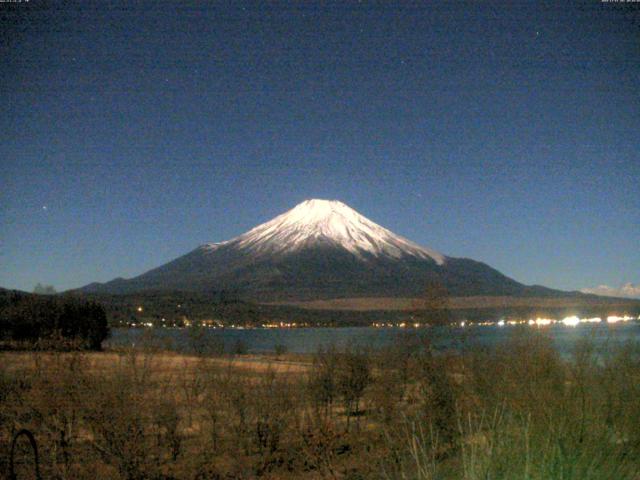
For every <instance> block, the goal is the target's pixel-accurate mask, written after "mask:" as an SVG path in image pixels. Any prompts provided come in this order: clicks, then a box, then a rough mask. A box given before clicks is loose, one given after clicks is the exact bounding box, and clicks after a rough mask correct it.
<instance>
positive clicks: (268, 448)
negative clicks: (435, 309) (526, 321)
mask: <svg viewBox="0 0 640 480" xmlns="http://www.w3.org/2000/svg"><path fill="white" fill-rule="evenodd" d="M280 353H281V354H280V355H279V356H276V355H273V356H270V357H253V356H248V355H237V356H234V357H227V356H222V355H218V356H212V355H206V356H205V355H200V356H183V355H178V354H172V353H166V352H162V351H160V350H158V349H156V348H152V347H148V348H145V347H139V348H138V349H137V350H121V351H111V352H101V353H87V352H81V351H77V352H4V353H2V354H0V365H2V367H1V373H0V477H3V478H5V477H8V476H9V462H10V458H9V452H10V447H11V441H12V439H13V437H14V435H15V434H16V433H17V432H18V431H20V430H21V429H28V430H29V431H30V432H32V433H33V434H34V437H35V439H36V442H37V446H38V449H39V468H40V471H41V474H42V478H45V479H49V478H59V479H83V478H92V479H103V478H104V479H107V478H109V479H111V478H122V479H147V478H149V479H170V478H176V479H231V478H237V479H244V478H268V479H293V478H312V479H363V478H373V479H396V478H404V479H432V478H433V479H436V478H438V479H469V480H471V479H481V478H482V479H637V478H640V477H638V474H637V472H638V471H640V455H639V454H640V347H638V346H637V345H631V344H628V345H624V346H617V347H613V346H612V347H611V348H608V349H606V350H604V351H603V350H596V349H595V348H594V346H593V345H592V344H591V343H589V342H584V343H582V344H580V345H579V346H578V347H577V348H576V350H575V352H574V353H573V356H572V358H570V359H562V358H561V357H560V356H559V355H558V353H557V352H556V351H555V350H554V348H553V347H552V344H551V342H550V340H549V339H547V338H545V337H544V336H541V335H539V334H536V333H527V332H526V331H525V330H521V331H517V332H516V333H515V334H514V336H513V337H512V338H511V339H510V340H509V341H508V342H506V343H504V344H502V345H500V346H497V347H495V348H492V349H487V350H469V351H463V353H455V354H453V353H451V354H448V353H446V352H440V353H438V354H434V352H432V351H431V349H430V346H429V342H428V339H427V338H419V337H417V336H407V337H404V338H402V339H401V340H399V341H398V343H397V345H394V346H393V347H391V348H388V349H386V350H383V351H366V350H362V349H360V348H357V347H355V346H354V347H351V348H347V349H344V350H341V351H337V350H335V349H328V350H325V351H320V352H318V353H317V354H315V355H313V356H311V357H296V356H293V355H286V354H283V353H282V352H280ZM26 440H27V439H26V437H24V436H23V437H20V440H19V441H18V442H17V449H16V454H15V459H14V460H15V465H16V470H17V472H16V473H18V475H19V476H18V478H33V477H29V475H31V472H33V469H34V460H33V453H32V451H31V449H30V447H29V446H28V442H27V441H26Z"/></svg>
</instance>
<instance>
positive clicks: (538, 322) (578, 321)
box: [461, 315, 640, 327]
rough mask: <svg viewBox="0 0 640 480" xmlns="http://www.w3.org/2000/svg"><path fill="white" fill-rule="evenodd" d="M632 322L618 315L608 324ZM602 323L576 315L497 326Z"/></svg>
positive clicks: (633, 318) (609, 317)
mask: <svg viewBox="0 0 640 480" xmlns="http://www.w3.org/2000/svg"><path fill="white" fill-rule="evenodd" d="M637 319H638V320H640V316H638V318H637ZM631 320H636V318H635V317H631V316H629V315H624V316H622V317H619V316H617V315H610V316H608V317H607V319H606V322H607V323H618V322H629V321H631ZM600 322H602V318H600V317H590V318H580V317H578V316H576V315H572V316H569V317H564V318H563V319H562V320H555V319H553V318H540V317H538V318H535V319H533V318H530V319H529V320H528V321H527V322H525V321H517V320H509V321H505V320H500V321H498V322H497V325H498V326H500V327H502V326H504V325H506V324H508V325H519V324H524V323H527V324H528V325H532V326H533V325H535V326H538V327H545V326H547V325H552V324H557V323H559V324H562V325H565V326H568V327H576V326H578V325H579V324H581V323H600ZM461 326H464V322H462V324H461Z"/></svg>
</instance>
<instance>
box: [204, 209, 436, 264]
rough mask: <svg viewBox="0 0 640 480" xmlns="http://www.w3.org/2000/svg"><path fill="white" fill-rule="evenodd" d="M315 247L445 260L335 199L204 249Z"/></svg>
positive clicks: (259, 251) (281, 250) (264, 250)
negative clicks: (223, 246) (327, 246)
mask: <svg viewBox="0 0 640 480" xmlns="http://www.w3.org/2000/svg"><path fill="white" fill-rule="evenodd" d="M316 244H325V245H331V246H336V247H342V248H344V249H346V250H348V251H349V252H351V253H353V254H354V255H357V256H359V257H362V256H363V254H370V255H373V256H376V257H377V256H381V255H383V256H388V257H392V258H401V257H403V256H412V257H417V258H421V259H431V260H433V261H435V262H436V263H437V264H438V265H442V264H443V263H444V261H445V256H444V255H442V254H440V253H438V252H436V251H433V250H430V249H427V248H424V247H421V246H420V245H417V244H416V243H413V242H411V241H410V240H407V239H406V238H403V237H401V236H399V235H396V234H394V233H393V232H390V231H389V230H387V229H386V228H384V227H381V226H380V225H378V224H376V223H374V222H372V221H371V220H369V219H368V218H366V217H364V216H362V215H360V214H359V213H358V212H356V211H355V210H354V209H352V208H351V207H349V206H348V205H345V204H344V203H342V202H339V201H337V200H319V199H311V200H305V201H304V202H302V203H300V204H298V205H296V206H295V207H294V208H292V209H291V210H289V211H287V212H285V213H283V214H282V215H279V216H277V217H275V218H274V219H273V220H270V221H268V222H266V223H263V224H262V225H258V226H257V227H255V228H253V229H251V230H249V231H248V232H246V233H244V234H243V235H240V236H239V237H236V238H234V239H232V240H229V241H227V242H222V243H213V244H209V245H207V247H208V248H209V249H211V250H216V249H218V248H219V247H221V246H222V245H228V246H235V247H237V248H240V249H242V250H245V251H248V252H251V253H254V254H282V253H290V252H295V251H298V250H300V249H302V248H304V247H311V246H314V245H316Z"/></svg>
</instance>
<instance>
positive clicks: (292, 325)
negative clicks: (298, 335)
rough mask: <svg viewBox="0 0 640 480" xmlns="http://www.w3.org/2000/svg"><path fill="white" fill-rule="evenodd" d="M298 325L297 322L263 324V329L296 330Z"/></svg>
mask: <svg viewBox="0 0 640 480" xmlns="http://www.w3.org/2000/svg"><path fill="white" fill-rule="evenodd" d="M297 326H298V324H297V323H296V322H291V323H289V322H277V323H263V324H262V328H296V327H297Z"/></svg>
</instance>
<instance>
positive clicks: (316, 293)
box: [82, 200, 560, 301]
mask: <svg viewBox="0 0 640 480" xmlns="http://www.w3.org/2000/svg"><path fill="white" fill-rule="evenodd" d="M433 282H437V283H440V284H442V285H443V286H444V287H445V288H446V289H447V290H448V292H449V293H450V294H451V295H456V296H470V295H518V296H530V295H543V296H544V295H554V294H558V293H560V292H557V291H553V290H549V289H545V288H544V287H527V286H525V285H522V284H520V283H518V282H516V281H515V280H513V279H510V278H508V277H506V276H505V275H503V274H502V273H500V272H498V271H497V270H495V269H493V268H491V267H489V266H488V265H486V264H484V263H481V262H477V261H474V260H470V259H463V258H453V257H447V256H445V255H442V254H440V253H438V252H436V251H433V250H431V249H428V248H424V247H421V246H419V245H417V244H415V243H413V242H411V241H410V240H407V239H405V238H403V237H401V236H398V235H396V234H394V233H393V232H391V231H389V230H387V229H385V228H383V227H381V226H380V225H377V224H376V223H374V222H372V221H371V220H369V219H367V218H365V217H364V216H362V215H360V214H359V213H358V212H356V211H355V210H353V209H351V208H350V207H348V206H347V205H345V204H343V203H341V202H338V201H327V200H307V201H305V202H303V203H301V204H299V205H297V206H296V207H294V208H293V209H291V210H289V211H288V212H285V213H284V214H282V215H279V216H278V217H276V218H274V219H273V220H271V221H269V222H266V223H264V224H262V225H259V226H257V227H255V228H253V229H251V230H249V231H248V232H246V233H244V234H242V235H240V236H238V237H236V238H233V239H231V240H228V241H226V242H221V243H211V244H205V245H202V246H200V247H198V248H196V249H195V250H193V251H192V252H190V253H187V254H186V255H184V256H182V257H179V258H177V259H175V260H173V261H171V262H169V263H167V264H165V265H162V266H160V267H158V268H156V269H153V270H150V271H148V272H146V273H144V274H142V275H140V276H138V277H135V278H132V279H130V280H125V279H115V280H113V281H111V282H107V283H105V284H95V283H94V284H90V285H87V286H86V287H84V288H83V289H82V290H83V291H86V292H104V293H132V292H138V291H152V290H156V291H163V290H165V291H167V290H180V291H221V290H228V291H233V292H234V293H237V294H238V295H240V296H242V297H243V298H248V299H253V300H260V301H274V300H311V299H326V298H346V297H358V296H374V297H375V296H386V297H388V296H416V295H421V293H422V292H423V291H424V289H425V287H426V285H428V284H430V283H433Z"/></svg>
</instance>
